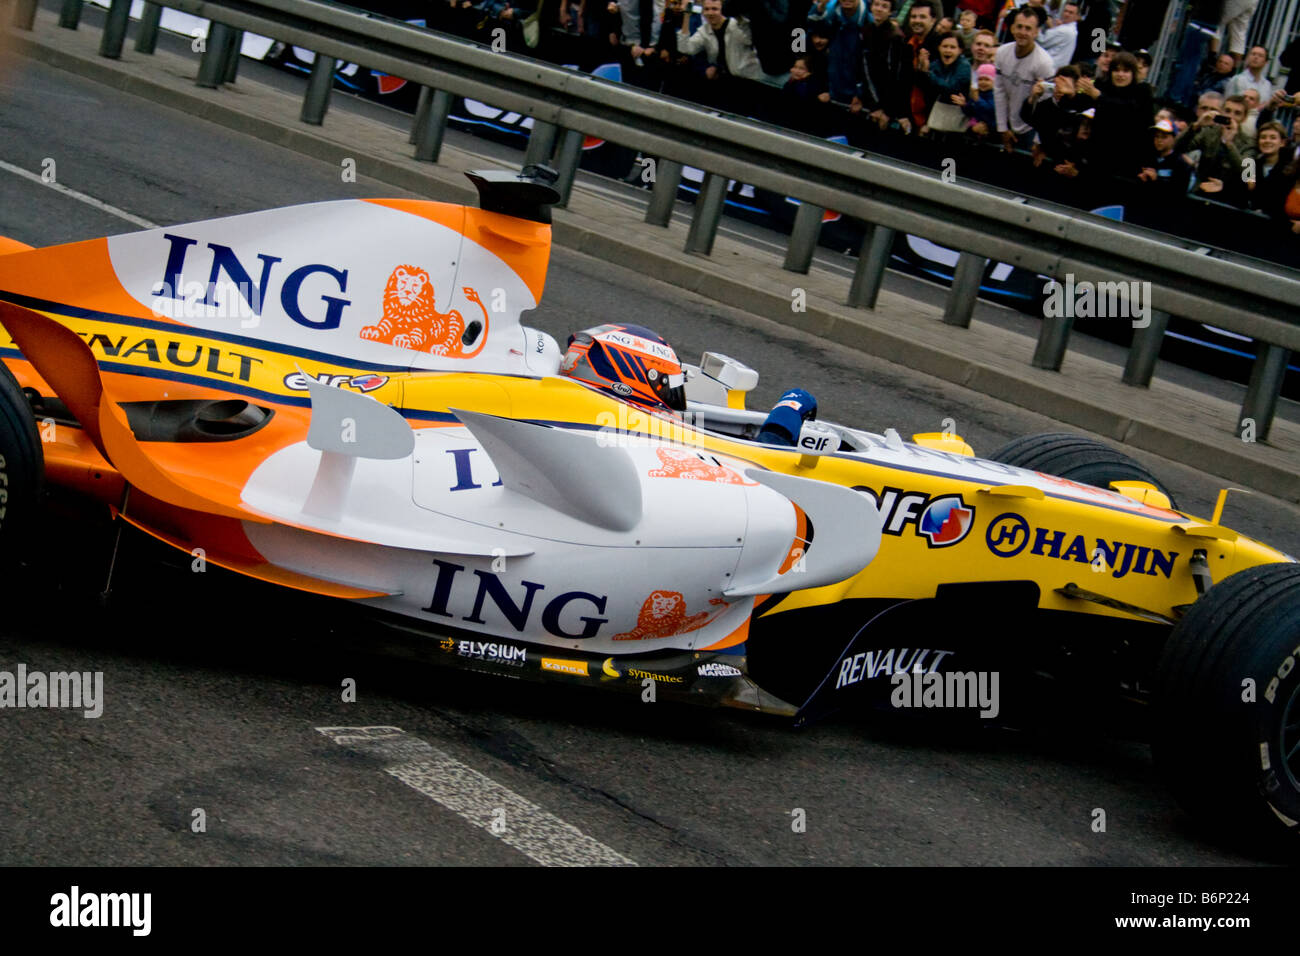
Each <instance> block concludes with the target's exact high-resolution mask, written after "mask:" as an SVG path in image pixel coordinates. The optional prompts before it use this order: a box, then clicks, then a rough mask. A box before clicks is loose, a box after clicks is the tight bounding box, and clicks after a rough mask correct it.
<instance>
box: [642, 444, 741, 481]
mask: <svg viewBox="0 0 1300 956" xmlns="http://www.w3.org/2000/svg"><path fill="white" fill-rule="evenodd" d="M655 454H656V455H658V456H659V467H658V468H651V469H650V470H649V471H648V472H646V474H647V475H649V476H650V477H651V478H684V479H687V480H689V481H711V482H714V483H715V484H719V485H756V484H758V482H756V481H749V480H747V479H745V478H743V477H742V476H741V475H740V473H739V472H735V471H732V470H731V469H730V468H727V467H726V466H724V465H723V464H722V462H720V461H718V459H716V458H714V457H713V456H712V455H708V454H705V453H704V452H698V451H688V450H686V449H684V448H656V449H655Z"/></svg>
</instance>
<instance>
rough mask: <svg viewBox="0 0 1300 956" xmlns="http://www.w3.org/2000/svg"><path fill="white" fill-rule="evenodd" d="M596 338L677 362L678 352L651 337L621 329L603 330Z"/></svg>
mask: <svg viewBox="0 0 1300 956" xmlns="http://www.w3.org/2000/svg"><path fill="white" fill-rule="evenodd" d="M596 338H597V339H599V340H600V341H602V342H611V343H613V344H615V345H621V346H623V347H624V348H628V349H632V351H634V352H640V353H641V354H642V355H649V356H652V357H654V358H657V359H663V360H665V361H668V362H674V363H676V362H677V353H675V352H674V351H673V350H672V349H671V348H669V347H668V346H667V345H664V344H663V343H662V342H651V341H650V340H649V339H643V338H642V337H641V336H639V335H632V334H631V333H629V332H624V331H622V330H620V329H615V330H612V331H609V332H601V333H599V334H598V335H596Z"/></svg>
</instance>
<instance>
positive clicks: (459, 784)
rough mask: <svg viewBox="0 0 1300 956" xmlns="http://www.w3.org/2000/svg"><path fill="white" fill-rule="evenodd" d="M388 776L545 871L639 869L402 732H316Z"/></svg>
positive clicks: (370, 729) (326, 729) (325, 729)
mask: <svg viewBox="0 0 1300 956" xmlns="http://www.w3.org/2000/svg"><path fill="white" fill-rule="evenodd" d="M316 730H317V731H319V732H320V733H322V734H324V735H325V736H326V737H329V738H330V739H331V740H333V741H334V742H335V743H336V744H339V745H340V746H343V747H347V748H349V749H350V750H358V751H361V752H363V753H368V754H372V755H375V756H379V757H384V758H388V760H389V761H390V764H389V766H387V767H385V768H384V769H385V772H386V773H390V774H392V775H393V776H394V777H396V778H397V779H398V780H400V781H402V783H404V784H406V785H407V786H408V787H411V788H413V789H415V790H418V791H419V792H420V793H422V794H424V795H425V796H426V797H429V798H431V799H433V800H436V801H437V802H438V803H440V804H442V805H443V806H444V807H446V808H447V809H448V810H451V811H452V812H453V813H455V814H457V815H458V816H460V817H462V818H463V819H465V820H467V821H468V822H470V823H472V824H474V826H476V827H479V828H481V829H483V830H486V831H487V832H488V833H491V834H492V835H493V836H495V837H499V838H500V839H501V841H502V842H504V843H506V844H508V845H509V846H511V847H513V848H514V849H516V850H518V851H519V852H520V853H523V854H524V855H525V856H527V857H529V858H531V859H533V860H536V861H537V862H538V863H541V864H542V865H543V866H636V863H635V861H633V860H630V859H628V858H627V857H625V856H623V855H622V854H621V853H619V852H617V851H616V850H612V849H610V848H609V847H607V846H605V844H603V843H601V842H599V841H598V840H594V839H592V838H591V837H589V836H587V835H586V834H585V833H583V832H582V831H581V830H579V829H578V828H577V827H575V826H573V825H571V824H568V823H565V822H564V821H563V820H561V819H560V818H559V817H557V816H554V815H553V814H550V813H547V812H546V811H545V810H543V809H542V808H541V807H539V806H537V805H536V804H535V803H531V802H529V801H528V800H525V799H524V798H523V797H521V796H520V795H519V794H517V793H515V792H514V791H513V790H511V789H509V788H508V787H504V786H502V785H501V784H499V783H497V782H496V781H495V780H493V779H492V778H491V777H487V776H484V775H483V774H481V773H479V772H478V771H477V770H475V769H474V768H472V767H469V766H466V765H465V764H463V763H461V762H460V761H459V760H457V759H456V758H455V757H452V756H451V755H450V754H446V753H444V752H443V751H441V750H439V749H438V748H436V747H434V746H432V745H431V744H428V743H426V742H425V741H423V740H421V739H420V738H418V737H412V736H411V735H409V734H407V733H406V731H404V730H402V728H400V727H317V728H316Z"/></svg>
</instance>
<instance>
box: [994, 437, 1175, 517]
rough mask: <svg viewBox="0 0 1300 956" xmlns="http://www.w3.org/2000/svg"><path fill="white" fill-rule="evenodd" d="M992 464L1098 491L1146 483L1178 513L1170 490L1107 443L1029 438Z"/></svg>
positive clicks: (997, 453) (1008, 448) (996, 455)
mask: <svg viewBox="0 0 1300 956" xmlns="http://www.w3.org/2000/svg"><path fill="white" fill-rule="evenodd" d="M989 460H990V461H996V462H1001V463H1002V464H1004V465H1015V466H1016V467H1017V468H1028V469H1029V470H1030V471H1041V472H1043V473H1044V474H1048V475H1055V476H1056V477H1057V478H1068V479H1070V480H1071V481H1078V482H1082V483H1083V484H1085V485H1092V486H1094V487H1096V488H1109V487H1110V483H1111V482H1112V481H1145V482H1147V483H1148V484H1151V485H1155V486H1156V487H1157V488H1159V489H1160V490H1161V491H1162V492H1164V493H1165V494H1166V495H1168V497H1169V504H1170V507H1172V508H1173V509H1174V510H1175V511H1177V510H1178V505H1177V504H1175V503H1174V496H1173V495H1172V494H1170V493H1169V489H1168V488H1166V487H1165V486H1164V485H1163V484H1162V483H1161V482H1160V481H1159V479H1157V478H1156V477H1155V476H1154V475H1153V474H1151V472H1149V471H1147V470H1146V469H1145V468H1144V467H1142V465H1140V464H1139V463H1138V462H1137V461H1136V460H1134V459H1133V458H1130V457H1129V456H1128V455H1126V454H1124V453H1123V452H1122V451H1117V450H1116V449H1114V448H1111V447H1110V446H1109V445H1107V444H1106V443H1105V442H1100V441H1097V440H1096V439H1095V438H1088V437H1086V436H1084V435H1072V434H1069V433H1068V432H1048V433H1046V434H1043V435H1026V436H1025V437H1024V438H1017V439H1015V440H1014V441H1012V442H1009V443H1008V444H1006V445H1003V446H1002V447H1001V448H999V449H998V450H997V451H995V452H994V453H993V454H992V455H989Z"/></svg>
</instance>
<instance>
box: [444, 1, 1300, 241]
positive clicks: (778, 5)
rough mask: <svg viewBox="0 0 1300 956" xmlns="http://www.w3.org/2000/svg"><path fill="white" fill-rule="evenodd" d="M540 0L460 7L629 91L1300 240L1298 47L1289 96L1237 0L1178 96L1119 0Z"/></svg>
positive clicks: (1289, 59) (1289, 57) (1291, 52)
mask: <svg viewBox="0 0 1300 956" xmlns="http://www.w3.org/2000/svg"><path fill="white" fill-rule="evenodd" d="M524 2H535V0H524ZM542 2H543V4H544V5H543V6H542V8H541V10H540V11H539V10H538V9H537V8H535V7H534V8H532V9H527V8H523V7H521V6H518V5H514V3H513V0H482V2H481V3H479V4H477V5H473V4H471V0H452V2H451V4H450V9H451V10H453V11H460V12H461V13H463V14H466V15H469V17H470V18H473V17H478V18H480V22H479V23H478V24H477V28H478V29H479V30H480V31H481V30H483V29H484V28H490V26H491V25H492V24H494V23H502V22H507V21H511V20H513V21H515V22H516V23H518V22H533V23H536V22H537V21H538V20H539V19H541V18H543V17H544V18H545V21H546V22H543V24H542V25H543V26H547V27H550V28H552V29H554V30H555V31H557V32H561V33H563V34H566V35H568V36H570V37H572V38H575V39H576V38H579V37H581V38H585V39H584V41H583V42H584V43H585V44H586V45H587V47H588V49H589V55H590V57H591V58H592V60H591V62H595V61H600V62H606V61H610V60H614V61H617V62H619V63H620V64H621V65H622V70H623V79H624V81H626V82H630V83H634V84H636V85H638V86H641V87H644V88H648V89H652V90H657V91H662V92H664V93H665V94H668V95H671V96H675V97H678V98H682V99H687V100H692V101H695V102H700V103H704V104H708V105H710V106H713V107H717V108H722V109H727V110H729V111H731V112H736V113H740V114H742V115H747V116H751V117H754V118H755V119H758V120H760V121H765V122H774V123H779V124H781V125H785V126H788V127H791V128H794V129H798V130H801V131H803V132H807V133H811V134H814V135H818V136H832V135H841V136H844V137H846V138H847V140H848V141H849V142H851V143H853V144H854V145H855V146H859V147H862V148H864V149H867V150H871V151H878V152H882V153H885V154H888V155H896V156H897V155H903V156H905V157H906V158H910V159H915V158H916V157H918V156H924V155H925V153H926V150H927V149H928V150H929V153H930V154H931V155H932V156H939V155H952V154H953V153H954V151H966V152H964V153H963V155H974V153H973V152H972V150H977V151H978V154H979V157H980V159H979V162H978V163H976V167H977V168H984V169H989V168H992V166H994V165H996V163H997V162H1003V163H1008V164H1010V163H1018V164H1020V166H1021V167H1023V168H1024V169H1025V170H1026V171H1028V170H1032V172H1027V175H1028V176H1029V177H1037V178H1038V180H1039V181H1040V182H1042V183H1049V182H1050V183H1056V184H1057V188H1058V190H1059V191H1061V194H1065V193H1067V192H1076V193H1077V192H1079V191H1080V190H1083V191H1085V192H1086V193H1087V195H1089V196H1098V197H1102V198H1104V197H1105V196H1107V195H1110V194H1112V193H1113V194H1115V195H1120V196H1124V197H1130V198H1132V197H1139V198H1140V199H1144V200H1149V201H1152V202H1157V203H1158V202H1168V201H1172V200H1175V199H1177V198H1178V197H1181V196H1184V195H1191V196H1193V197H1197V198H1199V199H1202V200H1205V201H1207V202H1209V203H1212V204H1223V205H1227V206H1231V207H1236V208H1239V209H1243V210H1254V211H1256V212H1257V213H1258V214H1260V215H1261V216H1263V217H1267V218H1268V219H1270V220H1272V221H1273V222H1274V224H1275V229H1276V233H1275V234H1277V235H1279V236H1280V235H1281V234H1282V233H1283V232H1285V233H1289V234H1290V236H1291V237H1294V238H1291V239H1290V240H1289V241H1292V242H1295V243H1297V244H1298V245H1300V40H1297V41H1296V42H1295V43H1292V44H1291V46H1290V47H1289V48H1288V49H1287V50H1286V51H1285V52H1284V53H1283V55H1282V62H1283V65H1284V66H1287V67H1289V68H1290V69H1291V72H1290V75H1289V77H1288V78H1287V83H1286V85H1285V86H1276V87H1275V86H1274V85H1273V84H1272V83H1271V82H1270V80H1269V78H1268V73H1269V70H1268V67H1269V63H1268V51H1267V50H1266V49H1265V48H1263V47H1259V46H1256V47H1252V48H1250V49H1244V37H1245V32H1244V27H1243V26H1242V25H1241V22H1240V20H1241V16H1242V13H1241V11H1240V10H1238V9H1237V7H1238V6H1240V4H1239V3H1238V2H1237V0H1227V3H1226V4H1224V3H1223V2H1222V0H1219V6H1220V7H1223V8H1224V9H1223V11H1222V12H1220V13H1219V16H1220V17H1221V18H1222V20H1221V22H1222V23H1223V24H1224V27H1223V28H1222V34H1223V43H1222V45H1219V44H1217V43H1214V42H1210V43H1209V46H1208V48H1207V49H1205V50H1204V51H1203V52H1204V53H1205V56H1204V60H1203V62H1201V63H1199V64H1197V66H1198V69H1197V70H1196V71H1195V72H1194V73H1193V72H1192V71H1190V70H1183V71H1182V72H1181V73H1179V71H1178V70H1177V69H1175V71H1174V72H1175V73H1176V74H1178V76H1179V77H1180V80H1179V82H1175V83H1174V84H1172V85H1171V86H1170V90H1169V91H1163V90H1162V91H1156V90H1153V89H1152V87H1151V86H1150V85H1149V84H1148V82H1147V74H1148V71H1149V69H1150V67H1151V57H1150V56H1149V55H1148V54H1147V52H1146V51H1145V50H1140V49H1139V50H1125V49H1121V47H1120V44H1119V43H1118V42H1116V41H1115V40H1114V39H1112V38H1111V37H1112V36H1115V35H1118V36H1121V37H1125V36H1139V37H1140V36H1142V31H1143V30H1144V29H1146V27H1145V25H1144V24H1143V22H1142V19H1141V17H1140V16H1139V15H1138V14H1137V13H1134V14H1133V15H1132V16H1129V17H1128V23H1127V24H1111V23H1110V22H1109V21H1110V9H1111V8H1110V5H1109V3H1108V0H1005V3H1001V5H999V0H956V3H957V6H956V9H953V10H946V9H945V7H944V5H943V3H944V2H952V0H902V3H901V6H898V5H896V0H702V4H701V6H702V9H701V10H700V12H699V13H695V12H693V11H692V9H691V6H690V5H689V4H688V3H687V0H579V2H573V0H560V3H561V5H560V6H559V7H558V8H557V9H556V10H555V11H554V13H553V14H552V13H548V7H547V6H546V5H545V4H546V3H547V0H542ZM550 2H555V0H550ZM1197 3H1198V4H1199V6H1197V7H1196V9H1195V10H1193V15H1195V16H1197V17H1200V18H1201V20H1203V21H1206V20H1207V18H1210V19H1212V17H1213V16H1214V10H1213V9H1212V4H1210V3H1208V0H1197ZM1128 6H1135V4H1134V3H1133V2H1130V3H1129V4H1128ZM1229 14H1231V17H1229V16H1228V15H1229ZM1123 17H1124V13H1123V12H1122V13H1121V18H1123ZM1246 19H1247V21H1248V20H1249V15H1247V16H1246ZM552 20H553V23H552V22H550V21H552ZM1157 29H1158V27H1157ZM1202 32H1204V31H1202ZM526 35H527V34H526V33H525V36H526ZM1152 35H1153V36H1154V34H1152ZM535 36H536V34H534V37H535ZM1183 66H1186V64H1183ZM1180 84H1181V87H1180V89H1181V95H1180V96H1173V95H1170V92H1178V90H1176V89H1175V87H1179V86H1180ZM995 156H1001V157H1003V159H1001V160H994V159H992V157H995ZM994 178H996V177H994ZM1085 187H1086V189H1085Z"/></svg>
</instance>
